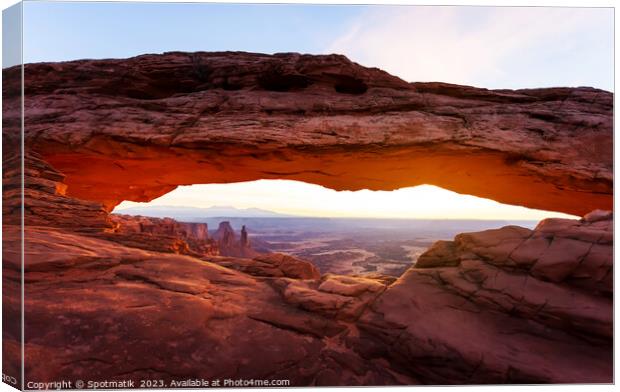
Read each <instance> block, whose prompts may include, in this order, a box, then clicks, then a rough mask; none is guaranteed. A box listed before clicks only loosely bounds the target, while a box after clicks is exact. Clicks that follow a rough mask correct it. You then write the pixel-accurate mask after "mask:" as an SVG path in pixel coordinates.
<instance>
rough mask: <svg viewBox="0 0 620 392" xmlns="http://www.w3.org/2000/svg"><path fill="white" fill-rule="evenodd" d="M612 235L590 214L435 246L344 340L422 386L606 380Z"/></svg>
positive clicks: (604, 215)
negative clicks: (354, 336)
mask: <svg viewBox="0 0 620 392" xmlns="http://www.w3.org/2000/svg"><path fill="white" fill-rule="evenodd" d="M612 230H613V220H612V215H611V213H609V212H602V211H600V212H595V213H593V214H589V215H588V216H586V217H585V218H584V219H582V220H581V221H579V220H566V219H547V220H544V221H542V222H541V223H540V224H539V225H538V227H536V229H535V230H533V231H532V230H528V229H524V228H520V227H511V226H508V227H504V228H502V229H498V230H488V231H483V232H478V233H467V234H460V235H458V236H457V237H456V238H455V240H454V241H450V242H439V243H437V244H435V246H434V247H432V248H431V249H429V250H428V251H427V252H426V253H425V254H424V255H422V256H421V257H420V259H419V261H418V263H417V265H416V267H413V268H411V269H409V270H408V271H407V272H406V273H405V274H404V275H403V276H402V277H400V278H399V279H398V280H397V281H396V282H395V283H394V284H392V285H391V286H389V287H388V289H387V290H386V291H385V292H384V293H383V294H382V295H381V296H380V297H379V298H378V299H377V300H376V301H375V302H374V303H373V304H372V305H371V308H370V310H369V311H368V312H366V313H364V315H363V316H362V317H361V319H360V320H359V322H358V326H359V328H360V329H361V330H362V331H363V333H362V334H361V336H360V338H359V342H355V343H354V344H356V345H357V346H358V347H365V348H366V352H365V354H364V355H365V356H366V357H369V358H373V357H375V356H381V357H385V356H388V357H390V358H392V362H391V363H393V364H398V363H400V367H402V368H407V369H409V371H411V372H412V373H413V374H415V375H416V376H417V377H419V378H420V379H421V380H423V381H424V382H427V383H445V382H446V381H447V380H449V381H448V382H449V383H454V384H459V383H541V382H542V383H573V382H577V383H610V382H612V380H613V359H612V358H613V351H612V347H613V344H612V339H613V304H612V291H611V290H612V280H611V279H612V276H613V272H612V254H613V253H612ZM377 339H378V340H379V341H380V343H377ZM395 366H396V367H397V368H398V365H395Z"/></svg>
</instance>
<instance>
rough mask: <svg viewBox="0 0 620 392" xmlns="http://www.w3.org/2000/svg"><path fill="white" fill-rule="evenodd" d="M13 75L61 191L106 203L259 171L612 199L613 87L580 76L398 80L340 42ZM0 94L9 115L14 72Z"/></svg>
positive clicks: (584, 208)
mask: <svg viewBox="0 0 620 392" xmlns="http://www.w3.org/2000/svg"><path fill="white" fill-rule="evenodd" d="M18 71H19V69H17V68H14V69H9V70H8V71H6V72H9V73H10V72H18ZM6 79H7V80H11V79H12V78H6ZM25 84H26V86H25V102H24V106H25V115H26V120H25V135H26V145H27V147H28V148H31V149H33V150H35V151H37V152H38V153H40V154H41V155H42V156H43V157H44V158H45V159H46V160H48V161H49V162H50V163H51V164H52V165H53V166H55V167H56V168H57V169H58V170H59V171H61V172H63V173H64V174H66V176H67V177H66V179H65V183H66V184H67V186H68V187H67V193H68V195H70V196H74V197H77V198H81V199H87V200H94V201H100V202H103V203H104V204H105V205H106V207H107V208H108V209H110V210H111V209H112V208H113V207H114V206H115V205H116V204H118V203H120V202H121V201H123V200H133V201H149V200H152V199H153V198H156V197H158V196H161V195H163V194H165V193H167V192H169V191H171V190H172V189H174V188H175V187H176V186H178V185H186V184H195V183H223V182H237V181H248V180H255V179H271V178H285V179H294V180H301V181H306V182H310V183H315V184H319V185H323V186H326V187H330V188H333V189H336V190H356V189H364V188H368V189H373V190H393V189H397V188H401V187H406V186H415V185H420V184H433V185H437V186H440V187H442V188H446V189H450V190H453V191H456V192H459V193H466V194H472V195H477V196H481V197H486V198H491V199H494V200H496V201H499V202H502V203H507V204H515V205H522V206H526V207H530V208H538V209H545V210H554V211H562V212H566V213H570V214H576V215H583V214H585V213H587V212H589V211H591V210H593V209H596V208H602V209H611V208H612V203H613V202H612V192H613V173H612V167H613V153H612V109H613V99H612V94H611V93H608V92H605V91H601V90H596V89H592V88H551V89H535V90H516V91H509V90H486V89H478V88H473V87H467V86H456V85H448V84H442V83H413V84H410V83H406V82H404V81H402V80H400V79H398V78H395V77H393V76H391V75H388V74H387V73H385V72H383V71H380V70H378V69H368V68H364V67H361V66H359V65H357V64H355V63H352V62H350V61H349V60H347V59H346V58H345V57H343V56H338V55H331V56H310V55H298V54H279V55H274V56H268V55H261V54H250V53H230V52H227V53H176V52H175V53H167V54H163V55H144V56H139V57H135V58H131V59H126V60H82V61H72V62H66V63H41V64H29V65H26V66H25ZM4 93H5V97H8V99H6V98H5V100H6V101H7V108H8V110H6V111H5V118H7V119H8V121H11V120H15V119H16V118H17V116H18V115H19V110H18V108H19V95H18V93H19V86H14V85H10V84H8V85H7V86H5V91H4ZM9 136H10V135H9ZM5 137H6V135H5Z"/></svg>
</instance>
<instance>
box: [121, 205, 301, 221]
mask: <svg viewBox="0 0 620 392" xmlns="http://www.w3.org/2000/svg"><path fill="white" fill-rule="evenodd" d="M115 212H116V213H119V214H126V215H142V216H149V217H152V218H173V219H177V220H190V221H191V220H195V219H200V218H286V217H292V216H293V215H286V214H281V213H278V212H273V211H269V210H263V209H260V208H235V207H231V206H213V207H208V208H200V207H180V206H179V207H177V206H139V207H130V208H124V209H122V210H118V211H115Z"/></svg>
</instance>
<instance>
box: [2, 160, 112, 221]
mask: <svg viewBox="0 0 620 392" xmlns="http://www.w3.org/2000/svg"><path fill="white" fill-rule="evenodd" d="M21 164H22V163H21V158H20V157H19V156H17V155H16V156H14V157H11V158H10V159H6V160H3V162H2V166H3V173H2V176H3V177H2V179H3V181H2V185H3V190H2V196H3V204H2V214H3V217H4V218H5V219H3V223H5V224H18V225H19V224H20V222H21V213H20V211H21V208H22V200H21V197H22V189H21V188H22V183H21V181H22V180H21V175H20V173H21ZM23 174H24V179H23V181H24V183H23V186H24V193H23V197H24V225H26V226H51V227H62V228H65V229H68V230H78V231H82V232H95V233H98V232H101V231H104V230H107V229H111V228H112V227H113V223H112V222H111V220H110V218H109V215H108V213H107V211H106V210H105V209H104V208H103V206H102V205H101V203H98V202H93V201H87V200H79V199H75V198H72V197H67V196H66V189H67V186H66V185H65V183H64V175H63V174H61V173H60V172H58V171H57V170H56V169H54V168H53V167H52V166H50V165H49V164H48V163H47V162H45V161H44V160H42V159H41V157H40V156H39V155H38V154H36V153H32V152H29V153H28V154H27V155H26V157H25V159H24V173H23Z"/></svg>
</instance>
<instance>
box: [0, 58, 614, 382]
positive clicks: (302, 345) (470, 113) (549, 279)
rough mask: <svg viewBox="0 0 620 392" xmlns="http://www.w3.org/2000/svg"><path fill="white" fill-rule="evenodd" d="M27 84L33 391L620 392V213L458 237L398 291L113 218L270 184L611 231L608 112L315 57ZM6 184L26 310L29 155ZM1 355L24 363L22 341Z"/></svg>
mask: <svg viewBox="0 0 620 392" xmlns="http://www.w3.org/2000/svg"><path fill="white" fill-rule="evenodd" d="M6 72H8V73H9V74H10V73H11V72H16V70H8V71H6ZM9 76H10V75H9ZM25 76H26V83H27V89H26V102H25V106H26V116H27V118H26V129H25V131H26V138H27V140H26V145H27V147H28V149H29V150H28V151H27V155H26V157H27V159H26V162H25V168H26V171H25V173H24V179H25V181H24V184H23V185H24V189H25V190H24V194H23V196H24V200H25V209H24V217H25V223H26V227H25V229H24V233H25V238H23V240H24V246H25V249H26V253H25V254H24V265H23V268H24V276H23V279H24V281H25V282H26V285H25V297H24V298H25V301H26V303H25V304H24V305H25V309H27V312H26V313H25V323H26V328H25V331H26V334H25V336H24V339H25V343H26V345H25V348H24V354H25V358H24V359H25V361H26V364H27V366H26V367H25V372H26V375H25V376H26V379H27V380H37V381H53V380H59V379H95V380H97V379H107V380H112V379H134V380H139V379H163V380H166V381H171V380H179V379H187V378H195V377H198V378H205V379H213V378H220V379H221V378H233V379H235V378H244V379H289V380H290V381H291V386H309V385H394V384H418V383H425V384H453V383H502V382H528V383H541V382H561V383H566V382H580V383H585V382H612V376H613V372H612V370H613V369H612V364H613V356H612V322H613V319H612V314H613V313H612V271H613V267H612V263H613V261H612V260H613V259H612V237H613V234H612V231H613V221H612V213H611V212H610V211H594V212H592V213H590V214H588V215H586V216H584V218H583V219H581V220H559V219H552V220H545V221H543V222H541V223H540V224H539V225H538V227H537V228H536V229H535V230H527V229H523V228H518V227H505V228H502V229H499V230H492V231H486V232H479V233H466V234H461V235H459V236H457V237H456V238H455V239H454V241H443V242H439V243H437V244H435V245H434V246H433V247H432V248H431V249H429V250H428V252H426V253H425V254H424V255H422V256H421V257H420V259H419V262H418V264H417V265H416V266H413V267H412V268H410V269H409V270H408V271H407V272H406V273H405V274H404V275H403V276H401V277H400V278H399V279H397V280H394V279H393V278H390V277H386V276H364V277H361V276H339V275H325V276H320V274H319V273H318V271H317V270H316V268H315V267H314V266H312V265H311V264H309V263H307V262H304V261H303V260H298V259H296V258H293V257H289V256H286V255H269V256H261V257H255V258H240V257H219V256H216V255H213V254H211V255H209V254H205V253H204V252H202V253H200V252H197V253H196V251H197V250H200V249H197V248H196V243H195V242H201V241H202V243H203V244H209V241H210V240H212V239H211V238H209V237H208V231H207V228H206V227H204V226H200V225H194V226H186V225H184V224H180V223H178V222H174V221H169V220H157V221H154V220H151V219H150V218H148V219H145V218H127V217H119V216H111V215H108V213H107V210H110V208H111V207H112V206H113V205H115V204H116V203H118V202H119V201H121V200H125V199H129V200H142V201H144V200H149V199H152V198H154V197H156V196H159V195H161V194H162V193H165V192H167V191H169V190H171V189H173V188H174V187H175V186H177V185H179V184H191V183H205V182H232V181H240V180H249V179H257V178H290V179H300V180H305V181H309V182H314V183H318V184H322V185H326V186H330V187H332V188H334V189H359V188H371V189H394V188H398V187H402V186H408V185H416V184H420V183H431V184H436V185H439V186H443V187H445V188H449V189H453V190H456V191H459V192H464V193H472V194H476V195H479V196H485V197H491V198H494V199H495V200H498V201H502V202H508V203H513V204H520V205H525V206H529V207H536V208H545V209H552V210H557V211H564V212H568V213H574V214H582V213H584V212H589V211H591V210H594V209H596V208H601V209H609V208H610V206H611V200H612V171H611V168H612V158H611V157H612V154H611V109H612V106H611V105H612V104H611V94H609V93H606V92H603V91H599V90H594V89H588V88H579V89H540V90H520V91H489V90H483V89H475V88H470V87H463V86H451V85H445V84H439V83H430V84H429V83H426V84H419V83H418V84H408V83H405V82H403V81H401V80H399V79H397V78H394V77H391V76H389V75H387V74H385V73H383V72H381V71H379V70H376V69H366V68H363V67H360V66H358V65H357V64H354V63H351V62H349V61H348V60H346V59H345V58H343V57H342V56H300V55H296V54H282V55H276V56H265V55H255V54H247V53H212V54H206V53H197V54H187V53H171V54H165V55H160V56H156V55H149V56H140V57H137V58H134V59H129V60H101V61H76V62H68V63H58V64H31V65H27V66H26V75H25ZM6 80H8V81H9V82H8V83H6V84H5V86H4V90H3V94H4V96H5V97H6V98H5V102H6V105H7V106H6V107H5V109H6V110H5V114H6V116H7V120H8V124H9V125H10V124H13V125H15V124H16V123H17V122H16V121H17V120H16V118H17V117H16V116H17V115H18V114H17V113H18V104H17V102H18V100H17V95H16V94H17V91H16V86H15V85H14V83H13V82H11V78H6ZM11 130H13V132H11ZM14 131H15V127H14V126H9V127H6V128H5V132H8V133H5V134H4V136H5V138H4V142H5V143H8V145H11V143H13V142H14V141H15V135H16V134H17V133H15V132H14ZM291 135H294V136H295V137H294V138H292V137H291ZM5 150H6V149H5ZM232 162H234V165H231V164H230V163H232ZM3 165H4V167H5V171H4V175H3V183H4V184H5V192H4V194H3V198H4V204H3V213H4V217H5V219H3V239H4V242H3V283H4V287H5V290H6V287H8V286H10V287H9V288H10V289H11V291H10V292H13V293H14V292H17V289H19V285H18V283H17V282H20V281H21V278H22V276H21V267H22V265H21V255H20V249H21V244H22V238H21V228H20V226H19V223H20V218H19V217H20V213H19V212H20V211H19V210H20V206H19V200H20V198H21V195H20V191H19V189H20V188H21V184H20V183H19V178H21V176H20V173H19V167H20V165H21V162H20V161H19V156H11V154H5V155H4V157H3ZM163 167H174V170H162V168H163ZM227 231H228V230H226V228H225V227H224V229H223V232H227ZM171 233H173V234H172V235H171ZM179 233H184V234H179ZM229 234H230V233H229ZM233 234H234V233H233ZM132 236H137V237H136V238H135V241H133V240H132V241H133V242H132V241H130V240H129V239H130V238H132ZM146 237H149V238H151V240H148V241H147V240H145V238H146ZM164 237H174V238H180V239H182V240H183V242H184V243H185V244H186V245H187V247H186V248H184V247H179V246H177V247H175V246H172V247H171V246H166V244H167V242H166V241H162V238H164ZM224 237H226V236H223V237H222V239H224ZM226 238H230V236H229V237H226ZM155 242H157V243H158V244H160V245H162V244H163V246H161V247H159V248H157V247H153V246H154V245H153V244H154V243H155ZM224 242H226V241H224ZM234 242H235V243H237V242H239V241H238V240H236V238H235V241H234ZM245 242H246V241H241V243H245ZM231 243H232V242H231ZM192 244H193V245H192ZM175 253H187V254H185V255H183V254H175ZM197 254H198V255H199V257H193V256H196V255H197ZM7 284H8V285H7ZM19 301H20V296H18V295H10V296H6V295H5V296H3V305H4V309H9V310H10V311H11V313H10V314H13V315H15V314H19V310H20V308H21V304H20V302H19ZM3 337H4V342H3V352H4V353H6V354H9V355H11V356H12V357H14V358H17V357H19V355H20V354H19V353H20V347H19V344H20V343H19V342H20V339H21V337H20V329H19V328H17V324H15V323H13V324H10V325H7V326H6V328H5V330H4V331H3ZM59 348H61V349H59ZM43 360H44V361H45V366H33V364H35V363H41V362H42V361H43ZM28 364H30V365H28ZM7 366H10V364H9V365H7ZM9 370H11V371H15V372H16V371H18V369H9Z"/></svg>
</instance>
